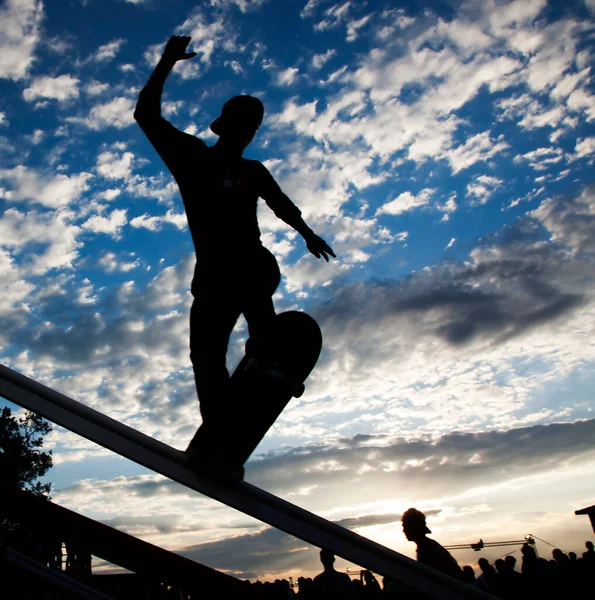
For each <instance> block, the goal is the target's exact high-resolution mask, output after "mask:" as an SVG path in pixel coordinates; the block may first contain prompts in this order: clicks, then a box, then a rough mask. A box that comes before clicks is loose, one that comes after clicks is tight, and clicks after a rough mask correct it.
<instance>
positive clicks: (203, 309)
mask: <svg viewBox="0 0 595 600" xmlns="http://www.w3.org/2000/svg"><path fill="white" fill-rule="evenodd" d="M189 42H190V38H189V37H186V36H172V37H171V38H170V39H169V41H168V42H167V44H166V46H165V50H164V52H163V56H162V57H161V59H160V60H159V62H158V64H157V66H156V67H155V69H154V71H153V73H152V74H151V76H150V78H149V80H148V82H147V84H146V85H145V87H144V88H143V89H142V91H141V92H140V95H139V98H138V102H137V105H136V110H135V112H134V118H135V119H136V121H137V122H138V124H139V125H140V127H141V129H142V130H143V131H144V133H145V134H146V136H147V137H148V138H149V140H150V142H151V144H153V146H154V148H155V150H156V151H157V153H158V154H159V156H160V157H161V158H162V159H163V161H164V163H165V164H166V166H167V167H168V169H169V170H170V172H171V174H172V175H173V177H174V178H175V180H176V182H177V184H178V187H179V189H180V194H181V196H182V200H183V202H184V208H185V210H186V216H187V218H188V226H189V229H190V234H191V236H192V240H193V242H194V248H195V251H196V259H197V262H196V268H195V271H194V278H193V281H192V287H191V292H192V295H193V296H194V302H193V304H192V308H191V311H190V359H191V361H192V366H193V369H194V376H195V382H196V389H197V393H198V397H199V401H200V410H201V414H202V418H203V423H206V422H210V423H216V426H217V431H219V430H220V429H221V430H224V428H225V425H226V424H228V423H229V415H230V413H233V409H231V406H230V402H231V399H230V398H229V397H228V387H229V385H228V383H229V372H228V371H227V368H226V354H227V345H228V342H229V337H230V335H231V332H232V330H233V328H234V326H235V323H236V321H237V319H238V318H239V316H240V314H243V315H244V317H245V318H246V321H247V324H248V331H249V335H250V338H251V340H252V343H251V344H250V346H251V347H252V352H253V354H254V356H255V358H256V359H257V360H258V358H259V352H258V341H257V340H258V335H259V332H261V331H263V330H264V328H266V326H267V325H268V324H269V323H270V322H271V320H272V319H273V317H274V316H275V310H274V306H273V301H272V296H273V293H274V292H275V290H276V288H277V286H278V285H279V281H280V272H279V266H278V264H277V261H276V260H275V257H274V256H273V255H272V254H271V253H270V252H269V251H268V250H267V249H266V248H265V247H264V246H263V245H262V242H261V240H260V230H259V227H258V221H257V217H256V206H257V201H258V198H263V199H264V200H265V202H266V203H267V204H268V206H269V207H270V208H271V209H272V210H273V212H274V213H275V215H276V216H277V217H278V218H280V219H281V220H283V221H285V223H287V224H288V225H290V226H291V227H293V228H294V229H295V230H296V231H297V232H298V233H300V234H301V235H302V237H303V238H304V240H305V242H306V246H307V248H308V250H309V251H310V252H311V253H312V254H313V255H314V256H316V257H317V258H324V259H325V260H326V261H328V260H329V256H335V255H334V253H333V251H332V249H331V248H330V247H329V246H328V244H327V243H326V242H325V241H324V240H323V239H322V238H321V237H319V236H317V235H316V234H315V233H314V232H313V231H312V230H311V229H310V228H309V227H308V225H307V224H306V223H305V222H304V220H303V219H302V216H301V212H300V210H299V209H298V208H297V207H296V206H295V204H294V203H293V202H292V201H291V200H290V199H289V198H288V197H287V196H286V195H285V194H284V193H283V192H282V191H281V188H280V187H279V186H278V185H277V182H276V181H275V180H274V179H273V177H272V175H271V174H270V173H269V172H268V170H267V169H266V167H265V166H264V165H263V164H262V163H260V162H258V161H256V160H248V159H246V158H243V157H242V154H243V152H244V150H245V148H246V147H247V146H248V144H250V142H251V141H252V139H253V138H254V135H255V134H256V131H257V130H258V128H259V127H260V124H261V123H262V119H263V116H264V107H263V104H262V102H261V101H260V100H258V99H257V98H255V97H253V96H247V95H244V96H234V97H233V98H231V99H230V100H228V101H227V102H226V103H225V104H224V106H223V109H222V112H221V115H220V116H219V117H218V118H217V119H215V121H213V122H212V123H211V130H212V131H213V133H215V134H216V135H218V136H219V139H218V141H217V142H216V143H215V145H214V146H212V147H209V146H207V145H206V144H205V143H204V142H203V141H202V140H200V139H198V138H196V137H194V136H192V135H189V134H187V133H184V132H182V131H180V130H178V129H176V128H175V127H174V126H173V125H172V124H171V123H169V122H168V121H167V120H165V119H164V118H163V116H162V115H161V94H162V91H163V86H164V84H165V80H166V79H167V77H168V75H169V73H170V72H171V70H172V69H173V67H174V65H175V64H176V63H177V62H178V61H180V60H188V59H192V58H193V57H194V56H196V53H195V52H187V51H186V50H187V47H188V44H189ZM249 341H250V340H249ZM260 358H262V357H260ZM265 367H266V365H265ZM290 383H291V382H288V384H290ZM302 390H303V388H302ZM238 426H239V425H238ZM230 433H231V432H230ZM231 435H232V434H231ZM231 435H230V437H231ZM220 437H222V436H220ZM193 442H194V443H193ZM193 442H191V443H190V446H189V448H188V453H189V456H190V457H191V458H192V459H193V460H194V462H195V464H196V466H201V465H202V466H203V467H205V468H209V467H212V468H213V469H214V470H216V471H220V470H228V469H232V470H233V469H234V468H235V465H228V464H226V459H225V458H224V457H225V452H224V449H225V448H224V446H225V441H224V440H223V439H222V445H223V448H219V449H218V448H202V447H201V445H200V443H199V442H198V441H196V440H193Z"/></svg>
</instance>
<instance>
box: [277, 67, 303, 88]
mask: <svg viewBox="0 0 595 600" xmlns="http://www.w3.org/2000/svg"><path fill="white" fill-rule="evenodd" d="M299 72H300V70H299V68H298V67H287V69H285V70H284V71H279V72H278V73H277V75H276V78H275V79H276V83H277V85H280V86H289V85H292V84H293V83H295V82H296V80H297V78H298V74H299Z"/></svg>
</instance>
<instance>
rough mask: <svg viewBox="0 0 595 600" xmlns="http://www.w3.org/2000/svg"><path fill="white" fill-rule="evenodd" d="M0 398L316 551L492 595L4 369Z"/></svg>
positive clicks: (414, 580)
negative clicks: (221, 474)
mask: <svg viewBox="0 0 595 600" xmlns="http://www.w3.org/2000/svg"><path fill="white" fill-rule="evenodd" d="M0 396H1V397H3V398H6V399H7V400H10V401H11V402H14V403H15V404H18V405H19V406H22V407H23V408H26V409H28V410H31V411H33V412H36V413H38V414H40V415H41V416H43V417H44V418H46V419H48V420H50V421H52V422H54V423H57V424H58V425H61V426H62V427H65V428H66V429H69V430H70V431H72V432H74V433H77V434H78V435H81V436H83V437H85V438H87V439H89V440H91V441H93V442H96V443H97V444H99V445H101V446H103V447H104V448H107V449H109V450H112V451H113V452H116V453H117V454H120V455H121V456H124V457H125V458H128V459H130V460H132V461H134V462H136V463H138V464H140V465H143V466H145V467H147V468H149V469H151V470H153V471H156V472H157V473H161V474H162V475H165V476H166V477H167V478H169V479H172V480H174V481H177V482H178V483H181V484H182V485H185V486H186V487H188V488H191V489H193V490H195V491H197V492H199V493H201V494H204V495H205V496H209V497H210V498H213V499H215V500H217V501H219V502H222V503H224V504H226V505H227V506H230V507H232V508H235V509H237V510H239V511H241V512H243V513H244V514H247V515H250V516H252V517H254V518H255V519H258V520H259V521H262V522H264V523H268V524H269V525H271V526H273V527H275V528H277V529H280V530H282V531H284V532H286V533H288V534H290V535H293V536H295V537H297V538H299V539H301V540H303V541H305V542H307V543H309V544H312V545H314V546H316V547H318V548H328V549H329V550H331V551H332V552H334V553H335V554H336V555H337V556H340V557H342V558H344V559H346V560H349V561H351V562H353V563H354V564H356V565H358V566H360V567H363V568H365V569H369V570H370V571H373V572H374V573H377V574H379V575H382V576H384V577H387V578H390V579H394V580H396V581H402V582H404V583H406V584H407V585H408V586H410V587H412V588H414V589H415V590H417V591H419V592H422V593H424V594H427V595H428V596H430V597H431V598H437V599H439V600H462V599H464V598H465V599H466V598H477V599H478V600H479V599H483V600H488V599H490V598H493V597H492V596H490V595H488V594H486V593H484V592H481V591H480V590H477V589H475V588H473V587H471V586H469V585H467V584H465V583H463V582H461V581H458V580H457V579H454V578H452V577H449V576H448V575H445V574H443V573H441V572H439V571H436V570H434V569H431V568H429V567H427V566H425V565H423V564H421V563H419V562H416V561H414V560H412V559H410V558H409V557H407V556H404V555H402V554H399V553H398V552H395V551H393V550H390V549H388V548H386V547H384V546H381V545H380V544H377V543H376V542H373V541H371V540H368V539H367V538H364V537H362V536H360V535H358V534H356V533H354V532H352V531H349V530H348V529H345V528H343V527H341V526H339V525H337V524H336V523H333V522H331V521H327V520H326V519H323V518H321V517H318V516H317V515H315V514H313V513H310V512H308V511H306V510H304V509H302V508H300V507H298V506H295V505H293V504H290V503H289V502H286V501H285V500H282V499H281V498H278V497H276V496H274V495H272V494H269V493H268V492H266V491H264V490H261V489H259V488H257V487H255V486H253V485H250V484H249V483H246V482H241V483H234V484H224V483H220V482H217V481H214V480H212V479H209V478H206V477H204V476H201V475H199V474H197V473H196V472H194V471H193V470H191V469H190V468H188V466H187V463H186V455H185V453H184V452H181V451H179V450H176V449H174V448H172V447H170V446H168V445H166V444H164V443H163V442H160V441H158V440H155V439H153V438H151V437H149V436H147V435H145V434H143V433H141V432H140V431H137V430H135V429H132V428H131V427H128V426H127V425H124V424H123V423H120V422H118V421H116V420H114V419H112V418H110V417H108V416H106V415H103V414H102V413H100V412H98V411H96V410H94V409H92V408H90V407H88V406H85V405H84V404H81V403H80V402H77V401H76V400H73V399H71V398H69V397H68V396H65V395H64V394H61V393H60V392H57V391H55V390H52V389H51V388H49V387H47V386H45V385H42V384H41V383H39V382H37V381H34V380H32V379H30V378H28V377H25V376H24V375H22V374H20V373H17V372H16V371H13V370H12V369H9V368H8V367H6V366H4V365H0Z"/></svg>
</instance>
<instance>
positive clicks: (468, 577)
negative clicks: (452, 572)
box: [462, 565, 477, 587]
mask: <svg viewBox="0 0 595 600" xmlns="http://www.w3.org/2000/svg"><path fill="white" fill-rule="evenodd" d="M462 579H463V581H464V582H465V583H468V584H469V585H472V586H473V587H477V579H475V571H474V570H473V567H471V566H469V565H465V566H464V567H463V577H462Z"/></svg>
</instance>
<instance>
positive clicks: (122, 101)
mask: <svg viewBox="0 0 595 600" xmlns="http://www.w3.org/2000/svg"><path fill="white" fill-rule="evenodd" d="M134 105H135V102H134V101H133V100H131V99H130V98H125V97H119V98H114V99H113V100H110V101H109V102H106V103H105V104H97V105H95V106H94V107H93V108H92V109H91V110H90V112H89V116H87V117H69V118H67V119H66V120H67V121H70V122H73V123H80V124H82V125H85V126H86V127H88V128H89V129H94V130H95V131H99V130H101V129H105V128H106V127H116V128H117V129H123V128H124V127H128V126H129V125H132V124H133V123H134V117H133V113H134Z"/></svg>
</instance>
